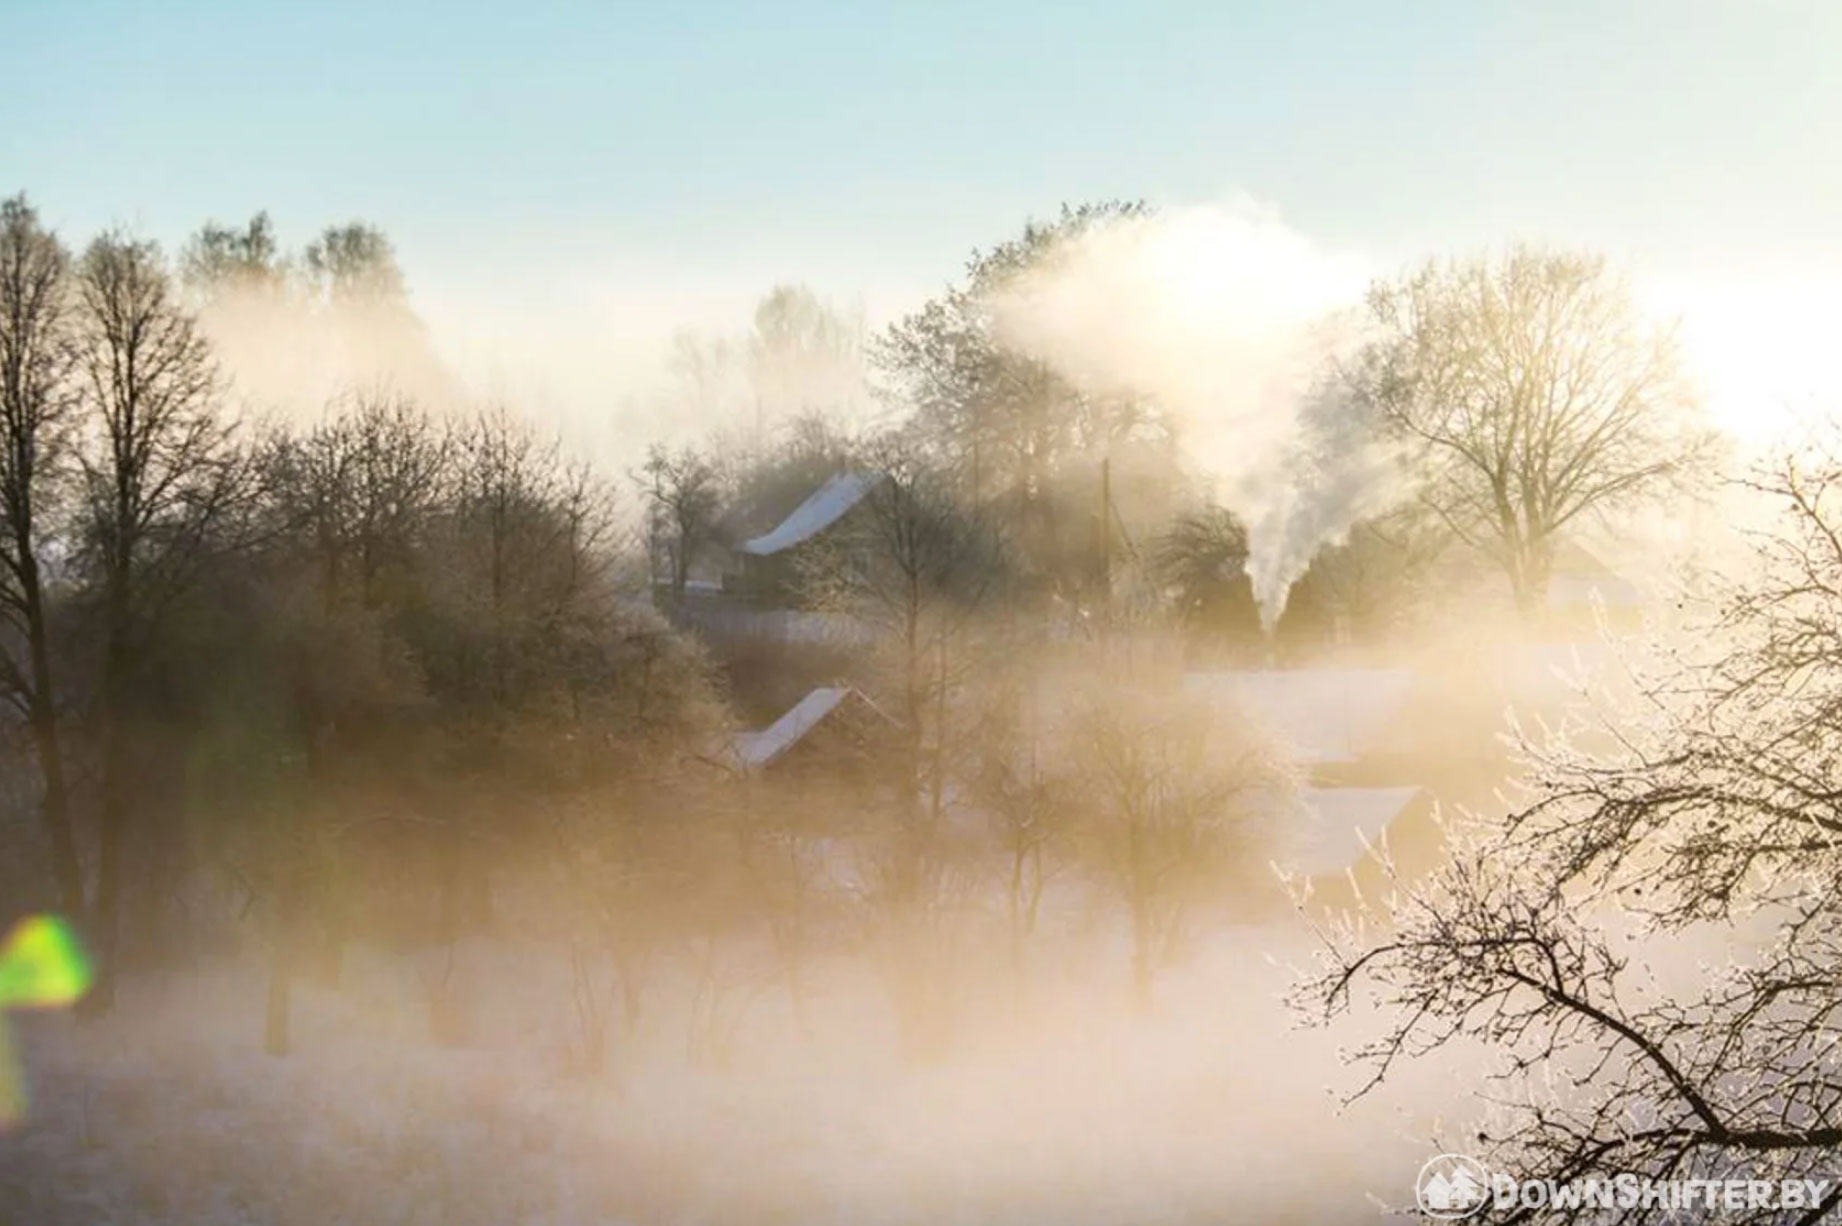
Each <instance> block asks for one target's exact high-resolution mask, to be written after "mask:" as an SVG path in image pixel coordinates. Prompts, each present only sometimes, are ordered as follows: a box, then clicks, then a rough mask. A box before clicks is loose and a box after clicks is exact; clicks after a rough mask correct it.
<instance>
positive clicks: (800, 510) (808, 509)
mask: <svg viewBox="0 0 1842 1226" xmlns="http://www.w3.org/2000/svg"><path fill="white" fill-rule="evenodd" d="M879 479H880V478H879V476H878V475H877V474H875V473H863V472H841V473H838V474H836V475H835V476H833V477H832V478H831V479H830V480H828V481H826V482H825V484H824V485H821V486H820V487H819V488H818V489H816V490H814V491H813V492H812V494H811V496H810V497H808V498H807V499H806V501H804V502H802V503H800V504H799V506H797V507H795V508H793V513H792V514H791V515H788V516H787V517H786V518H785V519H783V520H781V521H780V523H779V524H777V525H776V526H775V527H774V529H773V530H772V531H771V532H766V533H763V534H762V535H761V536H757V537H755V538H754V539H753V540H749V541H744V542H742V544H741V545H740V546H738V548H739V550H740V551H741V552H742V553H749V554H754V555H756V556H757V557H767V556H769V555H772V554H776V553H780V552H781V551H782V550H786V549H791V548H793V546H795V545H798V544H799V543H801V542H802V541H806V540H810V539H811V538H812V537H814V536H817V535H818V534H819V533H821V532H823V531H825V529H827V528H829V527H831V526H832V525H833V524H835V523H837V522H838V520H840V519H842V518H843V517H844V515H845V513H846V512H848V511H849V510H850V509H851V508H852V507H854V506H856V505H857V504H858V503H860V502H862V501H863V499H864V495H866V494H868V493H869V492H870V491H871V490H872V489H874V488H876V483H877V481H878V480H879Z"/></svg>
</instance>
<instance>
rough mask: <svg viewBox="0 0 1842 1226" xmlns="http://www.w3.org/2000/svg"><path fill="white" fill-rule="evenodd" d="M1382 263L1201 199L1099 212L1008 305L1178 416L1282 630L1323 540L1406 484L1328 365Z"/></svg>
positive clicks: (1032, 327) (1048, 336)
mask: <svg viewBox="0 0 1842 1226" xmlns="http://www.w3.org/2000/svg"><path fill="white" fill-rule="evenodd" d="M1367 281H1368V270H1367V268H1366V266H1365V265H1364V264H1363V263H1362V262H1361V261H1358V260H1355V259H1352V258H1349V257H1342V256H1336V255H1332V254H1329V253H1326V252H1325V251H1323V250H1321V249H1320V248H1318V247H1317V246H1315V245H1314V244H1313V243H1311V242H1310V241H1309V240H1308V239H1306V238H1305V237H1304V236H1303V235H1301V234H1299V233H1298V232H1297V231H1295V230H1293V229H1291V228H1289V227H1288V226H1286V225H1284V224H1283V223H1282V222H1280V221H1279V219H1278V218H1277V217H1276V216H1274V215H1273V214H1272V213H1271V212H1268V211H1262V210H1259V209H1256V208H1253V207H1250V206H1247V205H1241V204H1237V205H1229V206H1201V207H1191V208H1184V209H1177V210H1170V211H1165V212H1162V213H1159V214H1156V215H1154V216H1149V217H1140V218H1127V219H1121V220H1118V221H1115V222H1112V223H1110V224H1107V225H1104V226H1100V227H1097V228H1095V229H1093V230H1091V231H1089V232H1087V233H1085V234H1083V235H1081V236H1079V237H1078V238H1075V239H1073V240H1071V241H1070V242H1069V243H1068V245H1067V246H1066V247H1065V248H1063V249H1062V250H1061V251H1060V252H1058V255H1057V258H1056V259H1054V260H1052V261H1051V262H1049V263H1048V264H1047V265H1045V266H1044V267H1042V268H1040V269H1038V270H1036V271H1035V272H1033V273H1031V274H1029V275H1028V276H1026V277H1024V278H1022V279H1021V280H1020V281H1019V282H1018V283H1017V284H1015V285H1013V286H1010V287H1008V288H1007V289H1006V291H1005V292H1004V293H1003V294H1002V295H1001V297H1000V298H999V299H998V300H997V301H996V302H995V303H994V304H993V306H994V310H995V312H996V317H997V320H998V329H999V336H1000V339H1001V340H1002V341H1003V342H1004V343H1006V344H1007V345H1010V346H1012V347H1013V348H1015V349H1017V350H1018V351H1020V352H1023V353H1027V354H1030V355H1031V356H1033V357H1036V358H1038V359H1039V360H1041V361H1044V362H1046V363H1048V364H1049V365H1050V366H1051V367H1052V368H1054V369H1055V370H1056V371H1057V372H1058V373H1060V374H1061V375H1062V376H1063V377H1064V378H1066V379H1068V380H1069V381H1070V382H1072V383H1074V384H1075V385H1077V386H1079V387H1082V388H1084V389H1086V390H1089V391H1092V392H1096V393H1105V392H1124V391H1131V392H1136V393H1140V394H1145V395H1150V396H1152V397H1154V398H1156V399H1157V400H1158V401H1159V402H1160V403H1161V405H1162V406H1163V407H1164V409H1165V410H1166V411H1167V412H1169V413H1170V414H1172V415H1173V416H1174V417H1175V418H1176V420H1177V422H1178V423H1179V425H1180V426H1181V428H1182V429H1183V431H1184V434H1185V437H1186V441H1187V442H1188V444H1189V449H1190V451H1191V454H1192V455H1194V456H1195V457H1196V458H1197V460H1198V462H1199V463H1201V464H1202V465H1203V466H1204V469H1205V471H1206V473H1207V474H1208V475H1209V476H1210V477H1211V478H1212V480H1213V481H1214V482H1215V485H1216V492H1217V496H1218V497H1219V498H1220V499H1221V500H1222V502H1223V503H1224V504H1225V505H1226V506H1228V507H1229V509H1231V510H1232V511H1234V513H1235V514H1236V515H1237V516H1238V517H1239V518H1240V520H1241V522H1242V523H1243V524H1244V525H1245V526H1246V528H1247V532H1248V553H1249V556H1248V560H1247V574H1248V576H1249V578H1250V580H1251V581H1252V583H1253V588H1254V596H1255V598H1256V600H1257V601H1258V602H1259V605H1260V615H1261V621H1262V623H1263V624H1264V625H1265V627H1266V628H1267V629H1268V630H1269V631H1270V630H1271V629H1272V626H1273V623H1274V622H1275V621H1277V619H1278V617H1279V615H1280V613H1282V612H1283V611H1284V609H1285V603H1286V597H1287V595H1288V594H1289V592H1290V591H1291V588H1292V585H1293V584H1294V583H1296V582H1297V581H1298V579H1299V577H1300V576H1302V575H1303V574H1304V572H1305V569H1306V567H1308V566H1309V565H1310V563H1311V559H1312V557H1313V555H1315V554H1316V553H1317V551H1318V550H1319V549H1321V548H1323V547H1324V546H1326V545H1331V544H1335V543H1337V542H1339V541H1340V540H1342V539H1344V538H1345V537H1346V536H1347V535H1348V533H1349V530H1350V529H1351V528H1352V527H1353V526H1354V525H1355V524H1356V523H1357V522H1358V521H1360V520H1361V519H1363V518H1364V517H1366V516H1368V515H1371V514H1374V513H1376V512H1377V511H1379V510H1382V509H1384V508H1385V507H1386V505H1387V504H1388V503H1389V502H1390V501H1391V500H1392V499H1393V498H1394V497H1395V495H1396V491H1397V489H1398V482H1397V481H1395V480H1394V479H1393V472H1392V469H1393V465H1392V463H1391V460H1390V457H1389V455H1388V454H1387V453H1386V451H1385V450H1384V449H1383V448H1382V447H1381V446H1380V445H1379V444H1378V443H1376V442H1375V441H1374V440H1373V439H1372V438H1370V437H1369V436H1368V435H1367V434H1365V433H1364V432H1363V430H1362V429H1361V423H1360V422H1359V421H1357V420H1356V417H1355V415H1354V414H1353V413H1352V412H1350V411H1349V407H1348V406H1347V405H1346V404H1345V403H1343V402H1342V401H1341V400H1340V399H1339V398H1338V396H1337V394H1336V390H1335V388H1334V386H1332V385H1330V384H1329V383H1327V382H1326V381H1325V380H1324V378H1323V373H1324V370H1325V367H1326V359H1328V358H1333V357H1335V356H1336V355H1337V354H1338V353H1339V352H1341V351H1344V350H1347V349H1348V348H1349V347H1350V346H1352V345H1353V344H1354V342H1355V340H1356V325H1355V323H1354V312H1353V311H1352V310H1351V308H1352V307H1354V305H1355V304H1356V303H1357V302H1358V301H1359V299H1360V296H1361V293H1362V290H1363V287H1364V286H1365V285H1366V283H1367Z"/></svg>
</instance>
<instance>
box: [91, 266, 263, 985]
mask: <svg viewBox="0 0 1842 1226" xmlns="http://www.w3.org/2000/svg"><path fill="white" fill-rule="evenodd" d="M76 293H77V301H78V304H79V306H78V310H77V313H76V337H77V346H78V363H79V366H80V370H81V380H82V383H83V394H84V400H85V404H84V410H85V416H84V428H83V437H82V440H81V445H80V452H79V458H80V466H81V470H82V480H81V485H82V495H83V503H84V506H83V512H84V518H85V524H84V527H85V541H84V543H85V549H86V553H87V555H88V557H87V561H88V562H89V565H90V568H91V570H92V572H93V577H94V580H95V582H96V584H97V588H98V591H99V593H100V605H101V609H102V618H103V636H104V646H103V662H102V671H101V691H102V692H101V713H102V717H101V723H102V797H101V809H100V814H99V821H98V850H97V877H96V893H95V900H94V907H93V909H92V915H91V917H90V918H91V922H92V927H93V931H94V939H95V941H96V946H97V952H98V955H99V957H100V959H101V962H102V972H103V973H102V975H101V977H100V978H99V980H98V983H97V988H96V990H95V991H94V992H93V993H92V994H91V996H90V998H89V999H90V1002H91V1004H92V1006H93V1007H94V1008H96V1009H99V1010H106V1009H108V1008H110V1007H111V1006H112V1004H113V989H114V975H113V970H114V963H115V952H116V946H117V936H118V924H119V910H120V899H121V883H122V863H121V854H122V844H123V835H124V833H125V831H126V829H127V826H128V823H129V821H130V820H131V810H132V806H133V798H134V796H135V788H136V781H135V778H134V775H135V769H136V767H135V762H134V759H133V754H132V752H131V747H130V743H129V737H130V724H131V721H132V710H133V698H134V694H133V691H134V684H135V680H136V673H137V670H138V669H139V667H140V666H141V665H142V664H143V662H144V660H143V656H144V653H145V651H146V649H147V645H148V643H149V642H150V639H151V631H152V629H153V627H154V626H155V625H156V624H157V623H158V621H159V619H160V617H161V614H162V613H163V612H164V611H165V609H166V608H167V607H169V605H170V603H171V602H172V600H173V599H174V598H175V597H176V596H177V595H178V594H179V593H181V592H182V591H183V590H184V588H185V585H186V584H187V582H188V581H189V580H190V579H191V578H192V576H193V575H194V574H195V569H196V566H197V564H198V563H199V561H200V559H201V557H202V556H203V555H204V553H205V551H206V550H207V548H208V547H209V545H210V544H211V542H212V540H213V535H214V533H215V532H216V530H217V529H218V528H219V527H220V526H222V525H223V524H225V522H226V521H227V520H228V518H229V516H230V515H231V514H232V512H233V511H235V510H236V509H237V498H238V495H239V493H240V491H241V489H242V478H243V476H244V470H243V468H242V466H241V463H240V460H239V457H238V456H237V455H236V453H235V451H234V449H233V448H232V446H231V441H230V437H229V431H228V428H227V426H226V425H225V423H224V421H223V420H222V419H221V418H220V416H219V415H218V412H217V406H216V403H215V397H214V393H215V390H216V370H215V367H214V364H213V361H212V357H211V353H210V350H209V347H208V346H207V345H206V343H205V341H204V339H203V337H202V336H200V334H199V332H198V328H197V325H196V323H195V322H194V320H193V318H192V317H191V316H190V315H189V314H187V313H186V312H185V311H184V310H183V309H182V308H181V307H180V306H179V305H178V304H177V303H176V301H175V299H174V295H173V287H172V282H171V279H170V277H169V275H168V273H167V269H166V266H165V262H164V260H163V259H162V258H161V255H160V252H159V249H158V248H157V247H155V246H154V245H153V244H152V243H149V242H144V241H138V240H135V239H131V238H128V237H125V236H122V235H119V234H109V235H104V236H103V237H101V238H99V239H97V240H96V241H95V242H94V243H92V244H91V245H90V247H89V249H88V250H87V251H86V252H85V253H84V256H83V259H82V260H81V262H80V263H79V265H78V269H77V275H76Z"/></svg>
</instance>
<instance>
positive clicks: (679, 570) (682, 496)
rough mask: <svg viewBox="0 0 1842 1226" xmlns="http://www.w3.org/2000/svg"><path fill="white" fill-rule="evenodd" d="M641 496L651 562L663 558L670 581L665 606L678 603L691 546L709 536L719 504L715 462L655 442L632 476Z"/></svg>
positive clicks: (700, 544)
mask: <svg viewBox="0 0 1842 1226" xmlns="http://www.w3.org/2000/svg"><path fill="white" fill-rule="evenodd" d="M637 480H638V482H639V485H640V489H641V491H642V493H643V494H644V495H645V498H646V503H647V508H648V512H649V523H650V531H649V532H648V533H647V539H648V542H649V545H650V547H651V551H652V553H653V555H654V559H655V562H656V560H657V559H658V558H659V557H661V556H662V557H663V558H664V560H665V565H666V573H667V575H668V576H669V578H670V583H671V606H672V607H673V608H677V607H679V606H680V605H682V604H683V603H684V592H685V587H686V585H687V584H688V583H689V582H690V578H691V563H692V562H693V561H694V560H695V559H696V556H697V551H698V550H700V549H702V548H703V547H704V546H705V545H706V544H708V543H709V542H710V540H711V539H712V537H713V535H714V532H715V528H716V515H717V511H718V509H719V507H720V506H721V503H722V482H721V479H720V476H719V474H718V472H717V469H716V466H715V465H713V464H712V463H711V462H710V461H709V460H707V459H705V458H704V457H703V456H702V455H701V454H699V453H698V452H696V451H694V450H692V449H691V448H689V447H686V448H681V449H680V450H679V451H677V452H676V453H674V452H672V451H670V450H668V449H667V448H665V447H662V446H655V447H654V448H653V449H652V450H651V451H650V452H649V453H647V456H646V465H645V467H644V468H643V469H641V470H640V476H639V477H638V478H637Z"/></svg>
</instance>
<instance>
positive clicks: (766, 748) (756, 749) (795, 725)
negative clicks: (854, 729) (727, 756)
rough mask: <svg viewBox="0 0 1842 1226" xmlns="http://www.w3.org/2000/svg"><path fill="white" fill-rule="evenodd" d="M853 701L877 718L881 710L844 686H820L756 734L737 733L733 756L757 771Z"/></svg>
mask: <svg viewBox="0 0 1842 1226" xmlns="http://www.w3.org/2000/svg"><path fill="white" fill-rule="evenodd" d="M851 698H854V699H856V700H857V701H858V702H861V703H863V704H864V705H865V706H867V707H869V708H870V709H871V710H872V711H875V712H876V713H877V715H879V716H881V715H882V709H881V708H880V707H878V706H876V704H875V703H872V702H871V701H870V700H869V699H868V698H866V697H864V695H862V694H860V693H858V692H857V691H856V690H854V689H852V688H851V687H850V686H847V685H827V686H820V687H819V688H818V689H816V690H813V691H812V692H811V693H809V694H807V695H806V696H805V697H804V698H802V699H800V700H799V701H798V702H796V703H794V704H793V706H792V707H791V708H789V709H788V711H787V713H786V714H785V715H782V716H781V717H780V718H779V719H777V720H775V721H774V722H773V723H771V724H769V725H768V726H767V727H766V728H763V729H761V730H760V731H758V732H738V733H737V734H736V736H735V741H734V747H735V754H736V757H737V758H738V759H739V760H740V761H741V763H742V766H743V767H744V768H745V769H748V770H758V769H760V768H761V767H763V766H766V765H767V764H768V763H770V762H772V761H774V759H776V758H778V757H780V756H781V755H782V754H784V753H786V752H787V751H788V750H789V749H791V748H793V747H794V746H795V745H797V744H799V743H800V742H801V741H802V740H804V739H805V738H806V735H807V734H808V733H809V732H811V731H812V730H813V729H814V728H817V727H818V726H819V725H820V724H822V723H824V722H825V720H826V718H827V717H829V716H830V715H831V714H832V712H834V711H836V710H837V709H838V708H839V707H841V706H843V705H844V703H845V700H846V699H851ZM885 718H886V717H885Z"/></svg>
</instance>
